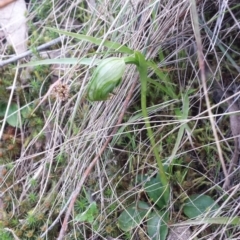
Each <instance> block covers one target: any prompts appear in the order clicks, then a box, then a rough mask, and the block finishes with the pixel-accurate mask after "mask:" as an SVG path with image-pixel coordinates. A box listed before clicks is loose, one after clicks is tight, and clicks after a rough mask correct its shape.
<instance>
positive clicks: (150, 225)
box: [147, 211, 169, 240]
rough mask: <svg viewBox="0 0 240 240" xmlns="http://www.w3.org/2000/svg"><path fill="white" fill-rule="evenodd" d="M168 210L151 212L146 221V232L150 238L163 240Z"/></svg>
mask: <svg viewBox="0 0 240 240" xmlns="http://www.w3.org/2000/svg"><path fill="white" fill-rule="evenodd" d="M168 215H169V214H168V212H165V211H164V212H160V213H158V214H157V213H156V212H153V213H151V214H150V216H149V219H148V221H147V232H148V236H149V237H150V239H151V240H159V239H161V240H165V239H166V238H167V235H168V226H167V222H168V220H169V216H168Z"/></svg>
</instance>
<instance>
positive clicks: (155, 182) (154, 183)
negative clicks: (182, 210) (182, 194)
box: [144, 175, 169, 209]
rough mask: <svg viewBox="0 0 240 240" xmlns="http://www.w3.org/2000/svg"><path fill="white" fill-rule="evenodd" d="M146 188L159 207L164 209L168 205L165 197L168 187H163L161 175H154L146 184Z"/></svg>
mask: <svg viewBox="0 0 240 240" xmlns="http://www.w3.org/2000/svg"><path fill="white" fill-rule="evenodd" d="M144 189H145V191H146V193H147V195H148V196H149V197H150V199H151V200H152V201H153V202H154V203H156V205H157V206H158V208H159V209H162V208H163V207H165V206H166V204H167V202H166V201H165V198H164V193H165V191H166V187H163V185H162V183H161V181H160V178H159V175H157V176H156V177H152V178H151V179H150V181H148V182H146V183H145V185H144ZM168 198H169V196H168Z"/></svg>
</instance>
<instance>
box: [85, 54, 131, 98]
mask: <svg viewBox="0 0 240 240" xmlns="http://www.w3.org/2000/svg"><path fill="white" fill-rule="evenodd" d="M125 67H126V64H125V61H124V58H118V57H110V58H107V59H104V60H102V61H101V63H100V64H99V65H98V66H97V68H96V70H95V71H94V73H93V76H92V78H91V80H90V83H89V87H88V94H87V95H88V99H89V100H90V101H103V100H107V99H109V97H110V94H111V93H112V92H113V90H114V88H116V87H117V86H118V85H119V84H120V82H121V79H122V76H123V73H124V70H125Z"/></svg>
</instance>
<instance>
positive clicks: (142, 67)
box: [136, 52, 169, 203]
mask: <svg viewBox="0 0 240 240" xmlns="http://www.w3.org/2000/svg"><path fill="white" fill-rule="evenodd" d="M136 56H137V57H138V60H139V61H138V63H139V64H138V66H137V68H138V71H139V74H140V82H141V108H142V114H143V118H144V122H145V125H146V128H147V134H148V138H149V140H150V143H151V145H152V149H153V153H154V156H155V158H156V160H157V164H158V169H159V176H160V181H161V183H162V185H163V186H166V190H165V191H164V196H163V197H164V199H165V201H166V203H167V202H168V200H169V184H168V178H167V176H166V173H165V170H164V168H163V164H162V161H161V159H160V156H159V152H158V149H157V146H156V142H155V139H154V136H153V132H152V128H151V124H150V122H149V118H148V113H147V103H146V102H147V101H146V93H147V67H148V65H147V62H146V60H145V58H144V56H143V55H142V54H141V53H139V52H137V53H136Z"/></svg>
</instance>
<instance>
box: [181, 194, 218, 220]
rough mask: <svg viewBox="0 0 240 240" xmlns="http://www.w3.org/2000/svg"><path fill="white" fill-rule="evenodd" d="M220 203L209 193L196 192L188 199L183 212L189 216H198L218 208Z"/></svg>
mask: <svg viewBox="0 0 240 240" xmlns="http://www.w3.org/2000/svg"><path fill="white" fill-rule="evenodd" d="M218 208H219V205H218V204H217V203H216V202H215V201H214V200H213V199H212V198H211V197H209V196H207V195H198V194H194V195H192V196H190V197H189V199H187V201H186V203H185V204H184V207H183V212H184V214H185V215H186V216H187V217H188V218H196V217H198V216H200V215H201V214H204V213H207V212H210V211H214V210H217V209H218Z"/></svg>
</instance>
